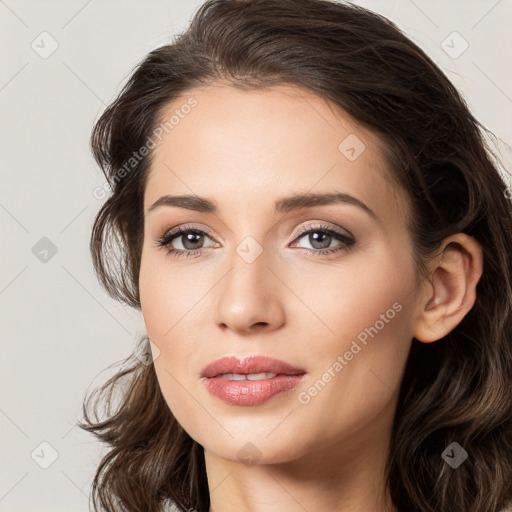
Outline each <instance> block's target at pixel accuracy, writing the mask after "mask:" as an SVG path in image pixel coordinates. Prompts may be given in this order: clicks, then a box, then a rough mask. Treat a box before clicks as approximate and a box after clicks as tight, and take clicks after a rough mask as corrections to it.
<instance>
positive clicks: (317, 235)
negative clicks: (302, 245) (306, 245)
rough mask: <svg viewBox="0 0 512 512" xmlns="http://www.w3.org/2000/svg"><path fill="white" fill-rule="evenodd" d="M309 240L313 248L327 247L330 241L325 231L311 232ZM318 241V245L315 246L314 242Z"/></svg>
mask: <svg viewBox="0 0 512 512" xmlns="http://www.w3.org/2000/svg"><path fill="white" fill-rule="evenodd" d="M322 237H323V238H324V239H323V241H322V240H321V241H320V242H319V240H318V238H322ZM326 241H327V243H326ZM309 242H310V243H311V245H312V246H313V247H314V248H315V249H325V248H327V247H329V244H330V243H331V236H330V235H327V234H326V233H311V234H310V235H309ZM317 243H320V247H317V246H316V245H315V244H317Z"/></svg>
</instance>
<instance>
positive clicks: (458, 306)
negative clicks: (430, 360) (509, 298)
mask: <svg viewBox="0 0 512 512" xmlns="http://www.w3.org/2000/svg"><path fill="white" fill-rule="evenodd" d="M443 247H444V248H443V250H442V253H441V254H440V256H438V257H437V258H436V260H435V261H434V264H433V270H432V272H431V281H430V283H429V286H428V287H427V288H426V290H427V292H426V293H425V294H424V295H423V298H422V299H421V301H420V302H419V303H418V307H419V308H420V311H419V314H418V316H417V318H416V323H415V326H414V332H413V336H414V337H415V338H416V339H417V340H419V341H421V342H423V343H430V342H433V341H437V340H439V339H441V338H442V337H444V336H446V335H447V334H448V333H449V332H450V331H452V330H453V329H454V328H455V327H456V326H457V325H458V324H459V323H460V322H461V320H462V319H463V318H464V316H465V315H466V314H467V313H468V312H469V311H470V310H471V308H472V307H473V305H474V303H475V300H476V285H477V284H478V281H479V280H480V277H481V275H482V272H483V253H482V249H481V247H480V245H479V244H478V242H477V241H476V240H475V239H474V238H473V237H471V236H469V235H466V234H464V233H457V234H455V235H452V236H450V237H448V238H447V239H446V240H444V241H443Z"/></svg>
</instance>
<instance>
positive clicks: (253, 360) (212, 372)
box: [201, 356, 306, 378]
mask: <svg viewBox="0 0 512 512" xmlns="http://www.w3.org/2000/svg"><path fill="white" fill-rule="evenodd" d="M230 373H231V374H233V373H236V374H242V375H249V374H258V373H275V374H277V375H302V374H304V373H306V372H305V371H304V370H303V369H301V368H296V367H295V366H292V365H291V364H288V363H286V362H285V361H280V360H279V359H274V358H271V357H264V356H250V357H245V358H241V359H239V358H237V357H234V356H231V357H222V358H221V359H217V360H215V361H213V362H212V363H210V364H209V365H207V366H206V367H205V368H204V369H203V370H202V372H201V376H202V377H207V378H212V377H216V376H217V375H223V374H230Z"/></svg>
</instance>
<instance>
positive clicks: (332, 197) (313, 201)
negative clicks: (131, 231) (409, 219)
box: [146, 192, 379, 222]
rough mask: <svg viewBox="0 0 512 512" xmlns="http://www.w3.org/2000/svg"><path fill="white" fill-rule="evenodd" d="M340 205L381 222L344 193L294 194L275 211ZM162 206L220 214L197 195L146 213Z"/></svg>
mask: <svg viewBox="0 0 512 512" xmlns="http://www.w3.org/2000/svg"><path fill="white" fill-rule="evenodd" d="M340 203H342V204H351V205H354V206H357V207H359V208H360V209H362V210H364V211H365V212H366V213H367V214H368V215H370V217H372V218H373V219H374V220H375V221H377V222H379V217H377V215H376V214H375V212H374V211H373V210H372V209H371V208H370V207H368V206H367V205H366V204H365V203H363V202H362V201H361V200H360V199H357V198H356V197H354V196H351V195H350V194H345V193H342V192H331V193H305V194H294V195H292V196H288V197H282V198H280V199H278V200H276V201H275V203H274V209H275V211H276V213H288V212H291V211H295V210H302V209H305V208H310V207H312V206H324V205H331V204H340ZM161 206H176V207H178V208H185V209H187V210H194V211H197V212H202V213H211V214H217V213H218V207H217V205H216V203H215V202H214V201H211V200H210V199H206V198H205V197H199V196H195V195H181V196H169V195H166V196H162V197H160V198H159V199H157V200H156V201H155V202H154V203H153V204H152V205H151V206H150V207H149V208H148V210H147V212H146V213H149V212H152V211H153V210H155V209H157V208H159V207H161Z"/></svg>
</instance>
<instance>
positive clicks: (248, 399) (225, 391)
mask: <svg viewBox="0 0 512 512" xmlns="http://www.w3.org/2000/svg"><path fill="white" fill-rule="evenodd" d="M304 375H305V374H301V375H278V376H277V377H273V378H272V379H261V380H229V379H222V378H219V377H211V378H207V379H206V380H205V385H206V387H207V388H208V391H209V392H210V393H211V394H212V395H214V396H216V397H217V398H220V399H221V400H223V401H224V402H226V403H228V404H232V405H259V404H262V403H264V402H266V401H267V400H270V399H271V398H272V397H273V396H275V395H277V394H279V393H282V392H283V391H289V390H290V389H293V388H295V387H296V386H297V385H298V384H299V382H300V381H301V380H302V379H303V378H304Z"/></svg>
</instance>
